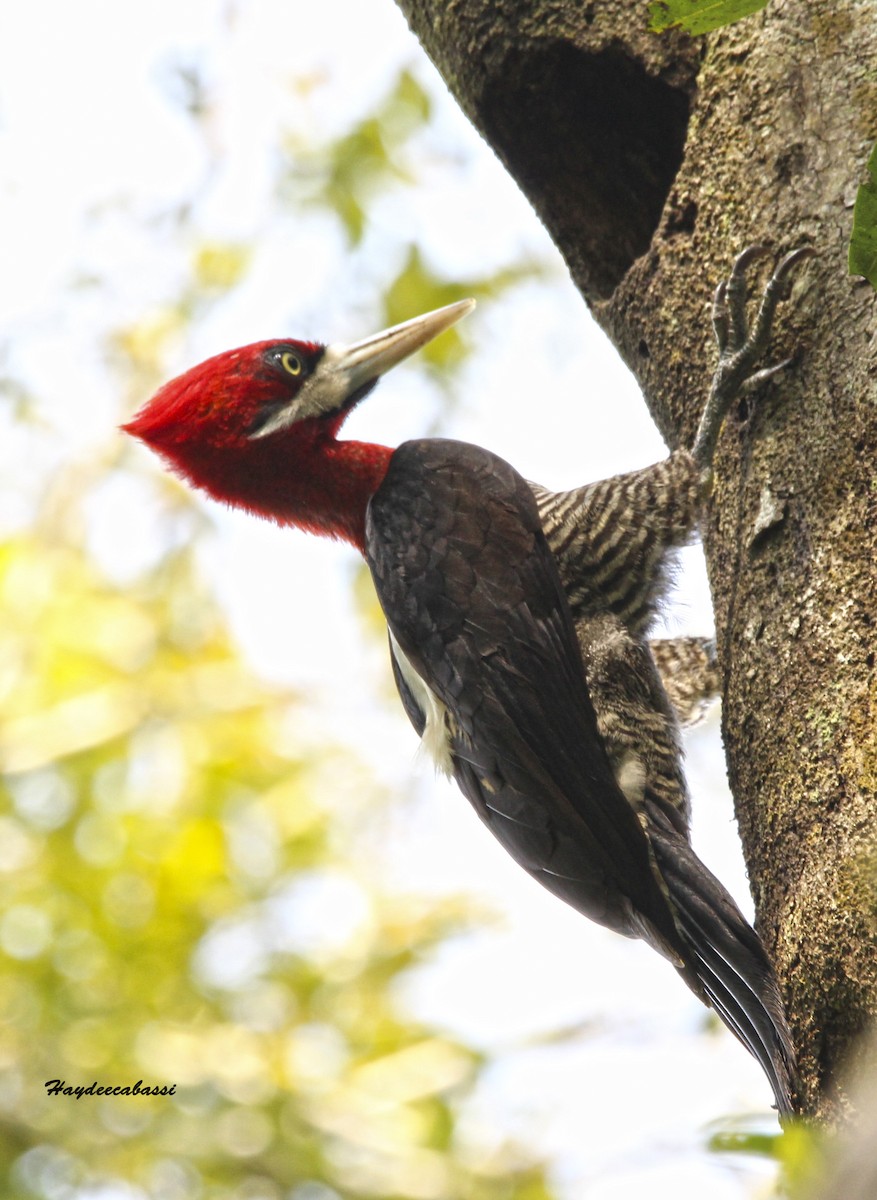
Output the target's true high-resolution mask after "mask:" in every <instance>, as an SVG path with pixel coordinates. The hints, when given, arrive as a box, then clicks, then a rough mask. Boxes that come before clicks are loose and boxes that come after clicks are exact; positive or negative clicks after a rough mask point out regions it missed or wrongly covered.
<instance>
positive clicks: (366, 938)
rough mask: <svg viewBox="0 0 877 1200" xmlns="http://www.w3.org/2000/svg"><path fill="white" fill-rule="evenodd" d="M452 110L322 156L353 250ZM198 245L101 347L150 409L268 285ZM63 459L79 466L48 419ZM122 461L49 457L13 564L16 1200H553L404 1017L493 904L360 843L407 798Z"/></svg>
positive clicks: (6, 892)
mask: <svg viewBox="0 0 877 1200" xmlns="http://www.w3.org/2000/svg"><path fill="white" fill-rule="evenodd" d="M188 111H189V112H190V115H191V117H192V119H193V120H196V121H197V120H206V119H207V116H208V115H209V106H208V105H202V106H199V107H198V108H194V107H192V106H189V108H188ZM429 116H430V104H429V100H428V97H427V96H426V94H425V92H424V91H423V90H422V89H421V88H420V86H419V85H418V84H417V83H416V82H415V81H414V79H413V77H412V76H411V75H409V74H408V73H403V74H402V75H401V76H400V78H399V80H398V83H397V85H396V86H395V88H394V89H393V91H392V93H391V95H390V96H389V97H388V99H387V100H386V101H385V102H384V103H383V104H382V105H381V106H380V108H379V111H378V112H377V113H375V114H373V115H372V116H370V117H368V118H366V119H365V120H363V121H362V122H361V123H359V124H358V125H357V126H356V127H355V128H353V129H352V130H350V131H349V132H348V133H347V134H346V135H345V136H343V137H342V138H341V139H340V140H339V141H338V142H336V143H335V144H334V145H332V146H329V147H323V148H321V149H320V150H318V151H312V150H310V149H309V148H308V147H304V148H303V149H302V151H301V154H298V151H297V156H298V158H299V160H300V162H302V163H304V164H305V168H306V171H305V175H306V179H307V182H308V186H309V188H310V192H309V195H308V197H306V199H307V200H308V202H312V203H315V204H320V205H322V206H324V207H326V206H328V208H329V209H330V210H331V211H333V212H335V213H336V214H337V215H338V217H339V218H340V220H341V221H342V223H343V225H344V228H345V230H346V232H347V236H348V238H349V241H350V243H351V245H354V244H356V243H358V242H359V241H360V240H361V238H362V236H363V231H364V228H365V225H366V223H367V217H366V211H367V206H368V202H369V199H370V197H371V196H372V195H373V194H374V192H375V190H376V189H381V188H385V187H389V186H392V185H393V183H394V182H398V181H399V180H402V179H406V178H409V177H410V167H409V166H408V165H407V163H406V161H405V148H406V145H407V142H408V139H410V138H411V137H412V136H413V135H414V134H415V133H416V132H417V131H418V130H420V129H421V128H423V126H424V124H425V123H426V122H427V121H428V120H429ZM287 199H288V197H287ZM297 202H301V197H299V199H298V200H297ZM145 236H147V235H146V233H145V232H144V237H145ZM173 236H174V237H175V239H176V241H177V243H178V244H180V245H181V246H184V247H186V254H187V258H188V265H187V266H186V268H185V269H184V270H182V271H181V278H182V282H181V284H180V286H179V289H178V291H177V293H176V294H174V295H168V296H166V297H165V298H163V299H161V298H160V299H157V300H153V301H152V302H150V304H149V306H148V307H147V308H146V309H145V310H144V311H143V312H142V313H141V314H140V315H139V316H138V317H137V318H136V319H134V320H130V319H127V316H126V319H125V320H123V321H120V320H119V318H117V317H116V315H115V312H114V310H112V306H111V315H110V318H109V320H110V323H109V324H108V326H107V328H106V329H104V330H103V332H102V334H101V337H102V338H103V342H104V346H105V348H106V355H107V362H108V364H110V366H111V368H112V369H113V370H114V371H115V372H116V378H117V381H118V392H119V394H120V396H122V397H124V398H125V408H127V406H128V401H129V400H130V399H131V398H134V397H136V398H137V399H138V400H140V399H142V398H143V396H144V395H145V394H148V391H149V390H150V389H151V388H152V387H154V386H156V385H157V384H158V383H159V382H160V381H161V379H162V378H163V377H164V376H165V375H166V370H167V368H166V360H167V357H168V353H169V349H170V348H171V347H172V346H174V344H175V343H179V341H180V340H181V339H182V338H184V337H185V335H186V333H187V331H188V330H190V329H191V328H192V327H193V326H194V325H196V324H197V323H198V322H199V321H200V320H201V319H202V318H203V317H205V316H207V315H208V314H209V313H210V312H211V311H212V309H213V308H214V306H216V305H218V304H221V303H222V302H223V301H224V299H225V298H226V297H228V296H231V295H233V294H234V292H235V290H236V289H237V288H238V287H239V286H240V285H241V284H242V283H243V282H244V281H245V280H246V278H247V272H248V269H249V265H250V261H251V257H252V251H253V247H251V246H249V245H247V244H243V243H241V242H239V241H228V242H225V241H222V240H216V239H215V238H210V237H205V236H203V235H202V234H201V232H200V231H199V229H198V227H197V223H196V222H195V220H194V218H193V217H192V214H191V210H190V209H189V208H188V207H187V208H186V210H185V211H183V212H181V214H180V216H179V221H178V225H177V227H176V228H175V230H174V235H173ZM529 270H530V268H529V267H527V268H517V267H514V266H512V267H509V268H507V269H506V270H505V271H504V272H503V273H501V274H500V275H499V276H497V277H496V278H494V279H484V280H469V281H466V284H465V287H464V286H463V285H462V284H460V283H443V282H440V281H439V280H438V279H436V278H435V277H434V276H432V275H431V274H430V272H429V271H428V270H427V269H426V268H425V267H424V265H423V262H422V258H421V255H420V252H419V251H418V249H417V248H416V247H412V249H411V251H410V255H409V259H408V262H407V264H406V266H405V268H404V270H403V271H402V273H401V275H398V276H397V278H396V279H395V280H394V279H389V280H386V281H385V286H386V288H387V301H386V303H387V308H388V310H393V313H394V316H395V315H396V312H397V310H398V316H399V319H401V318H402V317H408V316H410V315H411V314H412V313H413V312H416V311H421V310H423V309H425V308H428V307H430V305H432V304H433V303H435V302H438V303H444V302H446V300H445V297H446V296H447V297H448V298H456V296H458V295H460V294H463V292H465V293H467V294H468V293H473V292H474V293H475V294H479V293H483V291H484V290H485V289H493V290H497V289H499V288H502V287H505V286H509V285H510V284H512V283H513V282H515V280H516V279H518V278H521V277H523V275H525V274H526V273H527V272H528V271H529ZM97 282H98V284H99V282H100V281H99V279H98V281H97ZM439 292H440V293H441V297H437V293H439ZM69 299H70V303H71V304H75V303H76V302H77V298H76V295H75V294H74V293H73V292H72V291H71V296H70V298H69ZM452 357H453V360H454V362H459V361H460V360H461V358H462V347H461V346H460V345H457V346H456V349H455V350H454V351H453V355H452ZM445 365H447V366H450V365H452V364H451V362H450V361H449V362H448V363H446V364H445ZM7 383H8V385H9V386H8V389H7V390H8V392H9V394H10V395H11V396H13V398H14V397H15V396H17V395H19V393H20V394H21V395H22V396H23V395H25V394H27V395H28V398H29V399H30V394H29V392H28V389H27V388H25V386H24V384H18V383H17V381H16V380H15V379H14V378H12V377H11V376H10V378H9V379H8V380H7ZM64 402H65V404H66V405H74V406H75V405H85V404H86V403H87V398H86V397H85V396H80V395H76V394H73V395H70V394H66V395H65V396H64ZM27 407H29V406H27ZM9 414H10V415H9V419H10V420H11V421H12V422H15V421H16V420H19V419H23V418H24V416H25V414H24V412H23V411H18V409H17V408H12V407H10V410H9ZM119 415H120V416H121V415H122V413H121V412H120V414H119ZM32 436H33V438H34V439H36V440H35V441H34V442H32V443H31V445H32V446H33V445H36V444H37V442H39V440H40V439H42V438H44V439H45V442H46V444H47V445H51V446H53V447H54V446H56V445H57V435H56V434H55V432H54V431H53V430H52V429H50V428H48V427H42V426H40V424H39V422H37V423H36V424H35V426H34V430H33V433H32ZM108 440H109V446H108V447H107V446H102V447H99V448H98V449H97V450H91V451H89V452H87V453H86V452H83V457H82V458H75V457H74V458H69V459H67V460H66V461H65V462H64V463H63V466H62V469H61V473H60V475H58V468H57V464H55V463H54V462H53V461H52V459H51V455H48V456H47V458H46V462H47V463H48V466H47V467H46V475H45V479H44V490H45V495H44V498H43V502H42V503H41V504H40V505H38V506H37V510H36V511H34V513H33V519H32V522H31V524H30V525H29V526H27V527H24V526H23V527H21V528H20V529H18V530H17V532H15V533H14V534H12V533H11V534H9V536H7V538H6V540H5V542H3V543H2V544H0V773H2V778H0V792H2V806H0V900H2V909H0V911H2V916H0V1063H2V1076H0V1167H2V1171H3V1174H4V1177H5V1185H4V1194H7V1195H10V1196H16V1197H23V1198H24V1197H35V1198H36V1197H39V1198H45V1200H58V1198H59V1197H63V1198H64V1200H76V1197H78V1196H85V1195H89V1196H92V1195H94V1194H96V1191H97V1190H99V1189H100V1187H101V1186H107V1187H110V1186H114V1187H116V1188H121V1189H127V1190H126V1191H123V1192H122V1193H119V1194H124V1195H126V1196H128V1195H131V1196H136V1197H138V1198H139V1197H155V1198H156V1200H189V1198H190V1197H191V1198H192V1200H220V1198H221V1200H238V1198H239V1200H281V1197H282V1198H283V1200H338V1198H345V1200H347V1198H349V1200H354V1198H358V1197H380V1198H381V1200H409V1198H410V1200H548V1197H549V1195H550V1193H549V1189H548V1186H547V1184H546V1180H545V1172H544V1169H543V1167H542V1165H541V1164H540V1163H538V1162H537V1161H535V1160H534V1157H533V1155H532V1152H526V1151H524V1150H523V1149H522V1148H520V1147H516V1146H513V1145H508V1146H505V1147H504V1148H502V1149H500V1150H498V1151H493V1152H491V1153H489V1154H488V1153H487V1152H483V1151H482V1152H479V1151H478V1150H477V1148H476V1147H475V1145H474V1144H473V1143H472V1142H471V1140H470V1141H467V1139H466V1138H465V1137H461V1134H460V1111H461V1106H462V1105H463V1104H464V1102H465V1100H466V1097H467V1096H468V1095H469V1094H470V1093H471V1091H472V1089H473V1087H474V1086H475V1084H476V1082H477V1080H478V1077H479V1073H480V1071H481V1070H482V1068H483V1066H484V1065H485V1064H484V1063H483V1061H482V1059H481V1057H480V1055H479V1054H478V1053H477V1052H475V1051H474V1050H472V1049H471V1048H468V1047H466V1046H465V1045H462V1044H460V1043H459V1042H456V1041H454V1040H453V1039H451V1038H449V1037H447V1036H443V1035H441V1034H439V1033H437V1032H435V1031H434V1030H431V1029H428V1028H425V1027H423V1026H421V1025H420V1024H418V1023H417V1022H416V1021H414V1020H412V1018H411V1017H410V1016H408V1015H406V1014H405V1013H404V1012H403V1011H401V1010H400V1008H399V1006H398V1004H397V1002H396V1000H395V999H394V996H395V994H396V987H395V985H396V984H397V983H398V981H399V980H400V979H401V978H402V977H403V976H404V973H405V972H406V971H408V970H409V969H411V968H412V967H413V966H416V965H417V964H418V963H420V962H422V961H423V959H424V957H425V956H426V955H428V954H429V953H430V952H431V951H432V950H433V949H434V948H435V947H437V946H438V945H439V944H440V943H441V942H442V941H443V940H444V939H446V938H447V937H449V936H450V935H451V934H453V933H454V932H456V931H459V930H460V929H461V928H465V927H467V926H468V925H469V924H470V923H471V922H472V921H473V919H474V918H473V915H472V913H471V911H470V910H469V909H468V907H467V906H466V905H464V904H463V903H462V902H460V901H456V900H453V899H450V900H449V899H444V900H433V899H430V900H427V899H423V898H421V897H409V896H400V895H399V894H391V893H388V892H387V891H385V890H384V889H383V887H382V886H381V884H380V881H379V879H378V878H377V877H376V876H377V875H378V870H377V868H375V866H374V865H373V864H372V863H370V862H369V861H368V856H366V855H363V853H362V850H361V846H362V844H363V843H362V842H360V840H359V835H361V834H363V830H365V829H367V828H368V826H369V822H371V821H373V820H374V819H375V818H374V815H373V814H374V813H375V812H377V813H380V812H381V810H382V807H383V806H384V805H385V804H387V803H388V800H387V798H386V797H385V796H383V795H382V794H381V792H380V790H379V789H378V788H377V786H376V785H375V783H374V781H373V780H372V779H371V778H370V777H369V774H368V772H367V771H366V769H365V768H364V767H363V765H362V764H361V763H358V762H357V761H356V760H355V759H354V758H353V757H352V756H351V754H350V752H348V751H345V750H344V749H342V748H338V747H331V746H322V745H321V746H316V747H315V746H314V745H313V744H312V743H310V742H308V743H305V742H303V740H302V738H301V737H300V736H299V734H298V720H297V714H299V713H300V712H301V710H302V708H303V707H304V706H306V705H307V702H308V701H307V697H306V696H300V697H299V696H292V695H290V694H288V693H286V692H284V691H283V690H280V689H278V688H276V687H272V686H268V685H267V684H265V683H264V682H263V681H261V680H259V679H258V678H256V677H255V676H254V674H253V672H252V671H251V670H250V669H249V668H248V667H247V665H246V664H245V663H244V662H243V661H242V660H241V657H240V654H239V652H238V650H237V648H236V647H235V645H234V644H233V642H232V640H231V637H230V634H229V631H228V628H227V626H226V620H225V617H224V615H223V613H222V611H221V609H220V608H219V606H218V604H217V601H216V599H215V598H214V597H213V596H212V595H211V594H210V592H209V590H208V589H207V587H206V585H205V582H204V579H203V578H202V577H201V575H200V573H199V571H198V569H197V567H196V565H195V564H196V554H195V552H194V547H195V544H196V542H197V539H198V537H199V535H200V533H201V532H202V531H203V530H204V529H205V528H208V527H209V521H208V520H207V519H206V518H205V517H204V516H203V514H202V512H201V510H200V509H199V508H198V507H197V506H196V505H195V502H194V501H193V500H192V499H191V498H190V497H189V496H188V494H187V493H185V492H184V491H183V489H181V488H180V487H179V486H178V485H177V484H176V483H175V482H173V481H172V480H170V479H167V478H165V477H160V476H159V472H158V468H157V466H156V465H155V464H150V466H149V468H148V474H147V475H146V476H145V477H144V475H143V471H144V469H145V468H144V467H143V466H142V460H138V461H137V462H135V460H134V456H131V455H130V454H129V453H128V451H127V449H125V448H123V447H122V446H121V439H120V438H119V437H118V435H117V434H115V432H112V433H110V435H109V439H108ZM39 464H40V456H39V454H38V453H37V454H35V455H34V462H33V466H32V471H38V470H39V469H40V465H39ZM120 477H124V478H129V479H135V478H138V477H139V480H140V483H141V484H142V483H143V482H144V479H148V481H149V489H150V490H149V493H148V495H149V501H148V502H149V503H150V504H153V503H154V505H155V507H156V510H157V513H158V517H159V526H160V527H162V528H163V529H164V530H165V535H166V542H165V544H164V547H163V549H162V550H161V551H160V553H159V554H158V556H157V557H155V558H154V559H153V560H151V561H150V564H149V565H146V566H142V567H141V569H140V570H139V571H138V572H135V577H134V578H133V580H130V581H126V582H125V583H120V582H119V581H118V580H117V579H115V578H111V577H110V572H107V571H106V570H105V568H104V567H103V566H102V565H101V561H100V559H99V558H98V557H96V556H95V555H94V554H93V553H91V552H90V551H89V549H88V537H87V536H86V533H87V529H86V526H87V516H86V515H85V514H86V513H87V510H88V506H89V503H90V501H91V500H92V499H93V498H94V496H96V495H98V494H99V491H100V488H101V487H102V486H103V485H104V484H105V483H106V482H107V480H109V479H110V478H113V479H116V480H118V478H120ZM181 513H182V514H184V516H185V520H184V522H183V526H184V531H183V534H182V536H181V534H180V527H181V526H180V521H179V516H180V514H181ZM342 814H343V819H342ZM51 1080H60V1081H62V1083H63V1085H66V1086H70V1087H74V1088H75V1087H87V1086H88V1085H90V1084H92V1083H95V1082H96V1083H97V1084H99V1085H109V1086H112V1085H118V1086H128V1087H132V1086H133V1085H134V1084H135V1083H138V1082H139V1081H142V1086H144V1087H154V1086H166V1087H171V1086H172V1087H173V1088H174V1092H173V1095H172V1096H169V1097H154V1096H149V1097H146V1096H124V1095H119V1096H90V1097H82V1098H80V1099H76V1098H74V1097H70V1096H62V1095H55V1096H49V1095H47V1092H46V1088H45V1083H46V1082H47V1081H51ZM113 1194H114V1195H115V1194H117V1193H116V1192H114V1193H113Z"/></svg>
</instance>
